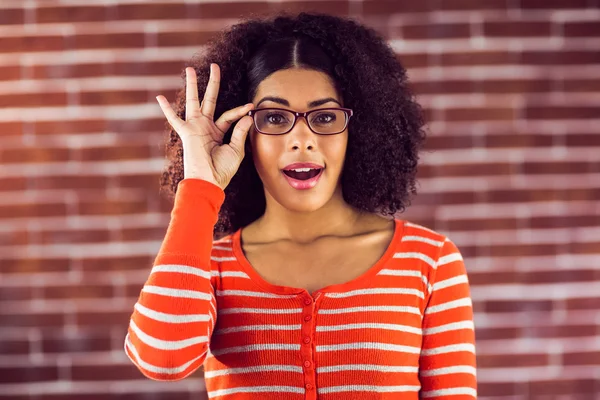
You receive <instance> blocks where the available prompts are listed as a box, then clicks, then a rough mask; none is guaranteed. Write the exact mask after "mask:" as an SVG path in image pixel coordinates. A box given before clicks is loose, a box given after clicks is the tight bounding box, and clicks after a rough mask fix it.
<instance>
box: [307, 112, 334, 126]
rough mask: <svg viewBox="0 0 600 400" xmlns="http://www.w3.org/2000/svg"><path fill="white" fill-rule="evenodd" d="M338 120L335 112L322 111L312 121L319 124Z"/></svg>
mask: <svg viewBox="0 0 600 400" xmlns="http://www.w3.org/2000/svg"><path fill="white" fill-rule="evenodd" d="M335 120H336V115H335V113H331V112H321V113H318V114H317V115H315V116H314V117H313V118H312V122H314V123H317V124H330V123H332V122H334V121H335Z"/></svg>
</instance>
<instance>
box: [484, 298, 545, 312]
mask: <svg viewBox="0 0 600 400" xmlns="http://www.w3.org/2000/svg"><path fill="white" fill-rule="evenodd" d="M552 309H553V304H552V301H551V300H490V301H487V302H486V304H485V311H486V312H488V313H506V312H539V311H548V312H549V311H552Z"/></svg>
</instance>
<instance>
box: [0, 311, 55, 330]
mask: <svg viewBox="0 0 600 400" xmlns="http://www.w3.org/2000/svg"><path fill="white" fill-rule="evenodd" d="M8 311H9V310H3V313H2V314H0V319H2V324H3V325H4V326H10V327H11V328H21V327H28V328H33V327H37V328H62V327H63V326H64V325H65V323H66V320H65V315H64V314H63V313H62V312H53V313H51V312H47V311H46V312H43V313H28V314H23V313H16V314H9V313H7V312H8Z"/></svg>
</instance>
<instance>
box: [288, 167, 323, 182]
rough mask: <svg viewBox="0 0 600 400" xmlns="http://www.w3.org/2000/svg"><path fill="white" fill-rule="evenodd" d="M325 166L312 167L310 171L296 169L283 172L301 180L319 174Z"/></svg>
mask: <svg viewBox="0 0 600 400" xmlns="http://www.w3.org/2000/svg"><path fill="white" fill-rule="evenodd" d="M322 170H323V168H316V169H313V168H311V169H310V170H309V171H294V170H283V173H284V174H286V175H287V176H289V177H290V178H293V179H297V180H299V181H305V180H308V179H311V178H314V177H315V176H317V175H319V174H320V173H321V171H322Z"/></svg>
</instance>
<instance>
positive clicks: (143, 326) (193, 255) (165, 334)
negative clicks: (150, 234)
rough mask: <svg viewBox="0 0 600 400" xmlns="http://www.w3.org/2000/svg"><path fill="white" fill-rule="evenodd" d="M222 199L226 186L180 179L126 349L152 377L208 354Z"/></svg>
mask: <svg viewBox="0 0 600 400" xmlns="http://www.w3.org/2000/svg"><path fill="white" fill-rule="evenodd" d="M224 199H225V193H224V192H223V190H222V189H221V188H220V187H218V186H216V185H214V184H212V183H211V182H208V181H205V180H201V179H191V178H189V179H183V180H182V181H180V182H179V184H178V188H177V192H176V194H175V201H174V206H173V210H172V211H171V219H170V222H169V226H168V228H167V233H166V235H165V238H164V240H163V242H162V245H161V247H160V250H159V252H158V255H157V256H156V258H155V261H154V264H153V267H152V270H151V271H150V275H149V277H148V278H147V280H146V282H145V283H144V285H143V287H142V290H141V293H140V295H139V298H138V300H137V302H136V303H135V305H134V307H133V308H134V309H133V314H132V315H131V318H130V321H129V327H128V329H127V334H126V336H125V343H124V350H125V353H126V354H127V356H128V357H129V359H130V360H131V362H133V364H135V366H136V367H137V368H138V369H139V370H140V371H141V373H142V374H143V375H144V376H146V377H148V378H150V379H153V380H157V381H177V380H180V379H183V378H185V377H187V376H188V375H190V374H191V373H192V372H194V371H195V370H196V369H198V367H199V366H200V365H202V364H203V362H204V359H205V358H206V354H207V351H208V347H209V343H210V337H211V335H212V332H213V329H214V326H215V322H216V318H217V312H216V299H215V291H214V288H213V287H212V284H211V276H210V275H211V274H210V271H211V267H210V265H211V259H210V256H211V250H212V242H213V229H214V225H215V224H216V222H217V220H218V212H219V209H220V207H221V205H222V203H223V201H224Z"/></svg>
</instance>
